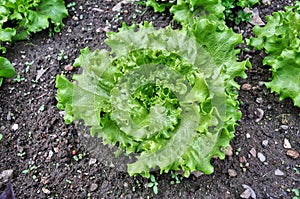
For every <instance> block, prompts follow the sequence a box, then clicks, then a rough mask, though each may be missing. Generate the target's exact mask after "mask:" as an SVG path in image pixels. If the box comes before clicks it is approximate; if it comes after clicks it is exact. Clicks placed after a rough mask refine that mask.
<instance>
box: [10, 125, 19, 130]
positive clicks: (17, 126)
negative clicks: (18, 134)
mask: <svg viewBox="0 0 300 199" xmlns="http://www.w3.org/2000/svg"><path fill="white" fill-rule="evenodd" d="M18 128H19V125H18V124H14V125H13V126H12V127H11V129H12V130H14V131H16V130H18Z"/></svg>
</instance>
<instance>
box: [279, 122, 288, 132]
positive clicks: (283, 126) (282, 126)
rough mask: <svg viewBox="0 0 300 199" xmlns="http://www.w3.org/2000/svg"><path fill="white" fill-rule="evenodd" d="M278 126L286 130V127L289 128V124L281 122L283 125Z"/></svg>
mask: <svg viewBox="0 0 300 199" xmlns="http://www.w3.org/2000/svg"><path fill="white" fill-rule="evenodd" d="M280 128H281V129H283V130H285V131H286V130H288V129H289V126H288V125H285V124H283V125H280Z"/></svg>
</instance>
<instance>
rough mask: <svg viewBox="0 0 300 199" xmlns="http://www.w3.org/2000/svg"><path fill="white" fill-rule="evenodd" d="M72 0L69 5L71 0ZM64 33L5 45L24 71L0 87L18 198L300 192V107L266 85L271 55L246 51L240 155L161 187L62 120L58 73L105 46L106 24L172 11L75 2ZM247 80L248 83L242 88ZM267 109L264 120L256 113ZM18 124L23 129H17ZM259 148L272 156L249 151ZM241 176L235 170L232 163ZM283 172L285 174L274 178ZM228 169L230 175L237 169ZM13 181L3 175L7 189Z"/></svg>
mask: <svg viewBox="0 0 300 199" xmlns="http://www.w3.org/2000/svg"><path fill="white" fill-rule="evenodd" d="M70 2H71V1H70V0H68V1H67V2H66V3H70ZM72 2H76V6H75V7H74V10H72V9H71V8H70V9H69V17H68V18H67V19H65V27H64V28H63V29H62V31H61V33H59V34H55V35H54V36H53V37H49V35H48V31H44V32H42V33H38V34H35V35H34V36H33V37H32V39H31V40H30V41H23V42H18V43H16V44H14V45H10V46H7V51H8V53H7V54H6V55H5V56H6V57H7V58H8V59H9V60H11V62H12V63H13V64H14V65H15V68H16V70H17V72H18V73H19V78H15V79H10V80H5V81H4V84H3V86H2V87H1V88H0V133H2V134H3V139H2V140H1V141H0V152H1V153H0V174H1V172H2V171H4V170H10V169H11V170H13V175H12V176H11V181H12V184H13V187H14V191H15V194H16V197H17V198H207V199H208V198H211V199H214V198H240V195H241V194H242V193H243V192H244V191H245V188H244V187H243V186H242V185H248V186H250V187H251V188H252V189H253V191H254V192H255V193H256V198H274V199H275V198H292V197H293V196H294V195H295V194H294V192H293V191H292V190H293V189H300V174H299V171H300V159H299V158H298V159H292V158H291V157H289V156H287V155H286V153H287V150H288V149H286V148H284V147H283V142H284V139H285V138H286V139H288V140H289V141H290V143H291V145H292V149H293V150H296V151H298V152H300V137H299V136H300V135H299V132H300V122H299V119H300V118H299V114H300V109H299V108H296V107H294V106H293V103H292V101H291V100H289V99H287V100H284V101H279V97H278V96H277V95H275V94H272V93H270V90H269V89H267V88H266V87H265V86H264V85H263V82H265V81H268V80H269V78H270V77H271V73H270V72H269V68H267V67H265V66H262V58H263V57H264V53H263V52H258V51H244V52H243V53H242V54H241V57H240V58H241V59H244V58H247V57H250V60H251V62H252V65H253V68H252V69H249V70H248V72H247V74H248V78H247V79H238V82H239V83H240V84H241V85H244V84H246V85H248V84H249V85H248V87H249V88H250V89H249V90H243V89H241V90H240V91H239V94H240V95H239V99H240V101H241V111H242V113H243V118H242V119H241V120H240V121H239V124H240V126H239V127H237V128H236V137H235V138H234V139H233V140H232V148H233V156H230V157H227V158H226V159H225V160H217V159H215V160H212V163H213V165H214V166H215V172H214V173H213V174H212V175H202V176H200V177H195V176H191V177H189V178H187V179H183V178H180V176H179V179H178V180H179V181H180V182H179V181H178V182H179V183H178V184H177V183H175V184H173V183H172V181H175V180H174V179H173V178H172V174H163V175H159V174H158V173H155V172H154V175H155V176H156V180H157V182H158V194H157V195H155V194H154V193H153V191H152V188H148V186H147V183H148V182H149V180H148V179H144V178H142V177H139V176H138V177H130V176H129V175H128V174H127V173H126V172H122V171H119V170H118V169H116V168H114V167H110V166H106V164H105V163H103V162H100V161H97V162H96V163H94V162H93V161H92V160H93V155H92V154H90V153H89V151H88V150H86V148H85V147H84V145H83V144H82V143H81V142H80V139H79V137H78V133H79V132H78V131H79V129H77V128H76V127H75V126H74V125H66V124H64V121H63V118H62V116H61V115H60V112H59V110H58V109H57V108H56V99H55V93H56V89H55V76H56V75H57V74H61V73H64V74H66V75H67V76H71V74H73V73H76V70H77V69H75V70H73V71H71V72H70V71H66V70H65V69H64V68H65V66H67V65H72V64H73V62H74V59H75V58H76V57H77V56H78V55H79V50H80V49H82V48H84V47H86V46H89V47H90V49H91V50H94V49H96V48H106V46H105V45H104V43H103V41H104V39H105V38H106V35H105V31H106V30H112V31H117V28H118V27H120V26H121V23H122V22H127V23H129V24H132V23H135V22H136V23H139V22H141V21H153V22H154V25H155V26H156V27H165V26H167V25H168V24H169V23H170V22H171V18H170V16H168V14H156V13H153V11H152V10H151V9H145V8H144V7H142V6H139V5H135V4H133V3H128V4H124V5H123V6H122V8H121V10H120V11H112V8H113V7H114V6H115V5H116V4H117V3H118V2H119V1H111V0H104V1H103V0H98V1H84V0H74V1H72ZM271 2H272V5H270V6H265V5H263V6H260V7H259V10H260V12H261V17H262V18H263V20H265V17H264V16H265V15H267V14H271V13H272V12H273V11H277V10H280V9H283V6H285V5H287V4H291V1H281V0H274V1H271ZM251 28H252V25H249V24H248V23H243V24H241V25H240V26H238V27H234V29H235V30H236V31H238V32H242V33H243V35H244V36H245V37H248V36H249V35H250V34H251ZM244 86H245V85H244ZM262 112H263V117H262V119H261V120H259V121H258V120H257V119H258V118H259V116H260V114H261V113H262ZM16 125H18V126H16ZM253 150H255V151H256V152H257V153H258V152H259V153H262V154H263V155H264V156H265V158H266V160H265V161H264V162H262V161H260V159H259V158H258V157H257V155H256V157H254V156H253V155H251V153H250V151H252V152H253ZM229 169H231V170H234V171H235V172H236V176H230V175H229V172H228V170H229ZM277 169H279V170H280V171H282V172H283V175H275V171H276V170H277ZM231 170H230V172H231ZM6 184H7V182H6V181H4V180H3V179H0V193H1V192H2V191H3V190H4V188H5V186H6Z"/></svg>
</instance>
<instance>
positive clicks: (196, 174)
mask: <svg viewBox="0 0 300 199" xmlns="http://www.w3.org/2000/svg"><path fill="white" fill-rule="evenodd" d="M191 174H192V175H194V176H195V177H196V178H199V177H200V176H202V175H203V173H202V172H201V171H192V172H191Z"/></svg>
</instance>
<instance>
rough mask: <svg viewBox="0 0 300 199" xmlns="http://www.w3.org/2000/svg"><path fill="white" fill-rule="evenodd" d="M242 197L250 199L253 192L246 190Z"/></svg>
mask: <svg viewBox="0 0 300 199" xmlns="http://www.w3.org/2000/svg"><path fill="white" fill-rule="evenodd" d="M240 196H241V198H246V199H248V198H250V196H251V191H250V190H249V189H246V190H245V191H244V192H243V193H242V194H241V195H240Z"/></svg>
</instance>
